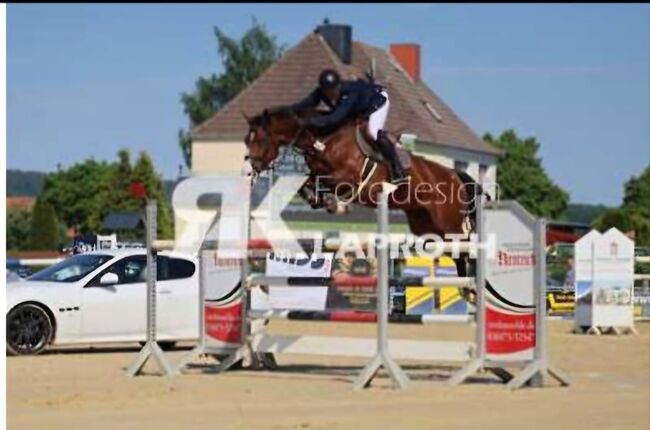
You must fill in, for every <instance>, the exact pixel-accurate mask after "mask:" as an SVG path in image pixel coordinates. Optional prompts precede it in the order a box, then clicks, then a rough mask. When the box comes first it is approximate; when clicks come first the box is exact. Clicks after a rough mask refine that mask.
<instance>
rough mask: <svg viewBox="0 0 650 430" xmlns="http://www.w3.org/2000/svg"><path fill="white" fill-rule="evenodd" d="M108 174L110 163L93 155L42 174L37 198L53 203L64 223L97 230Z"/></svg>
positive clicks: (87, 230)
mask: <svg viewBox="0 0 650 430" xmlns="http://www.w3.org/2000/svg"><path fill="white" fill-rule="evenodd" d="M110 173H111V165H110V164H108V163H106V162H105V161H101V162H99V161H96V160H94V159H92V158H91V159H88V160H85V161H83V162H80V163H76V164H74V165H73V166H71V167H70V168H68V169H66V170H63V169H59V170H58V171H57V172H55V173H50V174H49V175H47V176H46V177H45V179H44V181H43V190H42V191H41V194H40V196H39V199H42V200H43V201H45V202H47V203H49V204H50V205H52V206H53V207H54V210H55V212H56V214H57V216H58V217H59V219H61V220H62V221H63V222H64V223H65V225H66V226H68V227H74V228H75V230H77V231H79V232H81V233H90V232H94V231H98V230H99V228H100V227H101V222H102V218H101V215H98V214H101V213H102V211H103V208H104V206H105V204H106V202H105V201H103V200H102V197H103V196H104V195H105V194H104V193H103V190H104V189H105V188H106V187H107V186H108V185H107V184H108V180H109V174H110Z"/></svg>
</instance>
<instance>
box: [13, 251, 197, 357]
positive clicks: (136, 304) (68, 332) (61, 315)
mask: <svg viewBox="0 0 650 430" xmlns="http://www.w3.org/2000/svg"><path fill="white" fill-rule="evenodd" d="M157 266H158V273H157V294H158V309H157V314H158V326H157V330H158V338H159V339H160V340H161V341H163V342H167V343H168V344H170V345H171V344H173V343H174V342H177V341H180V340H194V339H197V338H198V330H199V328H198V316H199V314H198V312H199V299H198V294H199V276H198V265H197V261H196V258H194V257H191V256H187V255H184V254H179V253H173V252H161V253H159V254H158V259H157ZM146 276H147V273H146V250H145V249H141V248H140V249H138V248H130V249H110V250H100V251H92V252H87V253H83V254H77V255H75V256H73V257H70V258H68V259H66V260H64V261H62V262H60V263H57V264H55V265H53V266H50V267H48V268H46V269H44V270H41V271H40V272H38V273H36V274H34V275H32V276H31V277H29V278H28V279H27V280H25V281H24V282H21V283H19V284H18V283H15V282H14V283H9V284H7V291H6V296H7V309H6V312H7V314H6V319H7V352H8V353H10V354H18V355H20V354H37V353H39V352H41V351H43V350H44V349H45V348H46V347H47V346H48V345H69V344H100V343H104V342H142V341H144V340H145V338H146V303H147V294H146V293H147V286H146V281H147V279H146Z"/></svg>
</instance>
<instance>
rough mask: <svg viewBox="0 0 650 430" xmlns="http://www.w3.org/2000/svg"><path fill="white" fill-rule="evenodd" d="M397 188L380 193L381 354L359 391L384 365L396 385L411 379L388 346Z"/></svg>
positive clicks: (365, 372)
mask: <svg viewBox="0 0 650 430" xmlns="http://www.w3.org/2000/svg"><path fill="white" fill-rule="evenodd" d="M396 188H397V187H396V186H394V185H392V184H388V183H384V184H383V188H382V191H381V192H380V193H379V204H378V207H377V232H378V236H379V238H380V243H379V245H378V247H377V253H376V255H377V287H376V289H375V291H376V294H377V353H376V355H375V356H374V357H373V358H372V360H370V362H369V363H368V364H367V365H366V367H365V368H364V369H363V370H362V371H361V373H360V374H359V376H358V377H357V380H356V381H355V382H354V389H355V390H359V389H362V388H366V387H368V386H370V384H371V382H372V380H373V379H374V378H375V376H377V373H378V372H379V369H380V368H381V367H382V366H383V367H384V369H385V370H386V372H388V375H389V376H390V378H391V379H392V381H393V386H394V387H395V388H399V389H404V388H406V386H407V384H408V381H409V378H408V376H407V375H406V373H404V370H402V368H401V367H400V366H399V364H397V362H396V361H395V360H393V358H392V357H391V356H390V352H389V349H388V264H389V261H388V259H389V249H388V246H389V233H390V231H389V227H388V197H389V195H390V193H392V192H393V191H394V190H395V189H396Z"/></svg>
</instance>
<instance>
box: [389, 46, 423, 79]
mask: <svg viewBox="0 0 650 430" xmlns="http://www.w3.org/2000/svg"><path fill="white" fill-rule="evenodd" d="M390 53H391V55H392V56H393V57H395V59H396V60H397V62H398V63H399V64H400V66H402V68H403V69H404V70H405V71H406V73H408V74H409V76H410V77H411V78H412V79H413V80H414V81H415V82H420V45H418V44H417V43H392V44H391V45H390Z"/></svg>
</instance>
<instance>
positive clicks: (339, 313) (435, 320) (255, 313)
mask: <svg viewBox="0 0 650 430" xmlns="http://www.w3.org/2000/svg"><path fill="white" fill-rule="evenodd" d="M249 316H250V317H251V318H253V319H278V320H290V321H328V322H353V323H364V322H368V323H374V322H377V313H376V312H366V311H354V310H352V311H350V310H317V311H308V310H291V309H272V310H251V311H249ZM473 320H474V318H473V317H472V316H471V315H466V314H463V315H444V314H439V315H435V314H433V315H432V314H429V315H407V314H391V315H389V316H388V321H389V322H391V323H395V324H421V325H426V324H440V323H443V324H445V323H448V324H466V323H470V322H472V321H473Z"/></svg>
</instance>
